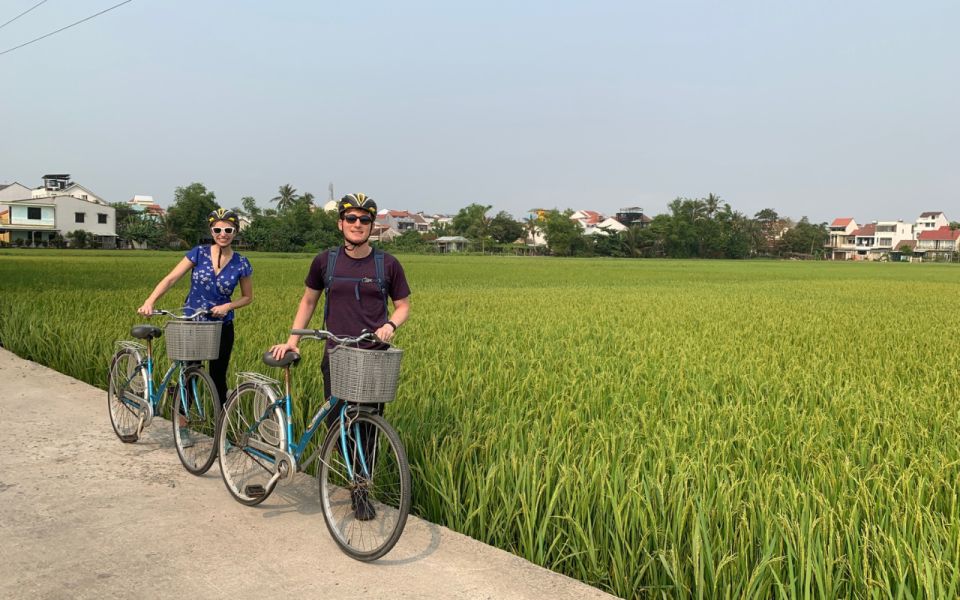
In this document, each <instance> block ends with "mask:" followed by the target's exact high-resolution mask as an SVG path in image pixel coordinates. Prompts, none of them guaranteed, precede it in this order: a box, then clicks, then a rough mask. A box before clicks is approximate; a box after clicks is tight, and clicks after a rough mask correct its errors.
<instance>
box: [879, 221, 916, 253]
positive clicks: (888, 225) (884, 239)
mask: <svg viewBox="0 0 960 600" xmlns="http://www.w3.org/2000/svg"><path fill="white" fill-rule="evenodd" d="M874 237H875V238H876V243H875V244H874V254H875V255H876V257H877V258H879V257H880V256H883V255H884V254H889V253H890V252H891V251H892V250H893V249H894V248H896V247H897V246H899V245H900V242H905V241H907V240H912V239H914V238H913V224H912V223H904V222H903V221H877V226H876V230H875V234H874Z"/></svg>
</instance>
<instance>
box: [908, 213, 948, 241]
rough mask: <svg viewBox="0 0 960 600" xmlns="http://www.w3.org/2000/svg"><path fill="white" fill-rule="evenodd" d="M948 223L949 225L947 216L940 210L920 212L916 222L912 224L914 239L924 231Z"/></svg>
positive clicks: (933, 229)
mask: <svg viewBox="0 0 960 600" xmlns="http://www.w3.org/2000/svg"><path fill="white" fill-rule="evenodd" d="M948 225H950V221H948V220H947V216H946V215H945V214H943V213H942V212H940V211H931V212H923V213H920V216H919V217H917V221H916V223H914V224H913V235H914V239H919V235H920V234H921V233H923V232H924V231H936V230H938V229H940V228H941V227H946V226H948Z"/></svg>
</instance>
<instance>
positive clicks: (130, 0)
mask: <svg viewBox="0 0 960 600" xmlns="http://www.w3.org/2000/svg"><path fill="white" fill-rule="evenodd" d="M44 1H46V0H44ZM130 2H133V0H124V1H123V2H121V3H120V4H114V5H113V6H111V7H110V8H105V9H103V10H101V11H100V12H98V13H96V14H93V15H90V16H89V17H87V18H85V19H80V20H79V21H77V22H76V23H70V24H69V25H67V26H66V27H61V28H60V29H58V30H56V31H51V32H50V33H48V34H46V35H41V36H40V37H38V38H34V39H32V40H30V41H29V42H24V43H22V44H20V45H19V46H14V47H13V48H8V49H6V50H4V51H3V52H0V56H3V55H4V54H6V53H8V52H13V51H14V50H16V49H18V48H23V47H24V46H29V45H30V44H32V43H34V42H39V41H40V40H42V39H44V38H48V37H50V36H51V35H54V34H57V33H60V32H61V31H65V30H67V29H70V28H71V27H73V26H75V25H79V24H80V23H83V22H84V21H89V20H90V19H92V18H94V17H99V16H100V15H102V14H103V13H105V12H110V11H111V10H113V9H115V8H119V7H121V6H123V5H124V4H129V3H130Z"/></svg>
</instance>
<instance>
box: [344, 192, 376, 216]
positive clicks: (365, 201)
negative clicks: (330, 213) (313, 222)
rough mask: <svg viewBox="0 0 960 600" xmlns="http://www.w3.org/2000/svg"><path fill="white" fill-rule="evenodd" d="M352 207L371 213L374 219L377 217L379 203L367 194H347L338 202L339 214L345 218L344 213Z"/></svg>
mask: <svg viewBox="0 0 960 600" xmlns="http://www.w3.org/2000/svg"><path fill="white" fill-rule="evenodd" d="M351 208H359V209H360V210H365V211H367V212H368V213H370V214H371V215H372V216H373V218H374V219H376V218H377V203H376V202H374V201H373V198H371V197H369V196H367V195H366V194H347V195H346V196H344V197H343V198H340V202H337V214H339V215H340V218H341V219H342V218H343V213H344V212H346V211H347V210H349V209H351Z"/></svg>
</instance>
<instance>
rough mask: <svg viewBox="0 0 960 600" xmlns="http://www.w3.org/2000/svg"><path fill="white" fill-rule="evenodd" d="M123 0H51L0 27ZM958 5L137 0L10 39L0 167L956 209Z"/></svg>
mask: <svg viewBox="0 0 960 600" xmlns="http://www.w3.org/2000/svg"><path fill="white" fill-rule="evenodd" d="M116 1H119V0H70V1H67V0H49V1H48V2H47V3H45V4H43V5H42V6H40V7H39V8H37V9H36V10H34V11H33V12H31V13H30V14H28V15H26V16H24V17H23V18H21V19H20V20H18V21H16V22H14V23H11V24H10V25H8V26H6V27H4V28H2V29H0V51H2V50H5V49H6V48H8V47H11V46H14V45H16V44H19V43H21V42H24V41H27V40H29V39H31V38H33V37H36V36H38V35H41V34H43V33H47V32H49V31H52V30H54V29H57V28H58V27H61V26H63V25H66V24H69V23H71V22H73V21H75V20H77V19H80V18H83V17H85V16H88V15H90V14H93V13H94V12H97V11H99V10H102V9H103V8H106V7H108V6H110V5H112V4H115V3H116ZM35 3H36V2H35V0H4V1H0V23H2V22H4V21H6V20H8V19H9V18H12V17H13V16H15V15H16V14H18V13H20V12H22V11H23V10H26V9H27V8H29V7H30V6H32V5H33V4H35ZM958 24H960V3H958V2H955V1H930V2H923V1H919V2H887V1H880V2H877V1H873V2H865V1H847V2H824V1H819V0H818V1H811V2H794V3H787V2H776V1H769V0H767V1H757V2H740V1H735V0H734V1H728V2H719V1H712V2H708V1H682V0H681V1H663V2H640V1H635V2H603V1H582V2H565V1H556V0H554V1H549V2H547V1H543V2H540V1H537V2H528V1H522V0H521V1H510V2H498V1H484V2H475V3H460V2H439V1H438V2H337V3H328V2H306V1H299V0H298V1H289V2H264V1H259V0H258V1H254V0H233V1H229V2H227V1H224V0H211V1H206V2H195V1H192V2H187V1H182V0H166V1H162V2H161V1H159V0H134V1H133V2H131V3H130V4H127V5H125V6H122V7H120V8H118V9H116V10H114V11H111V12H109V13H106V14H104V15H102V16H100V17H98V18H96V19H93V20H91V21H89V22H87V23H84V24H82V25H79V26H77V27H75V28H73V29H70V30H68V31H65V32H63V33H60V34H58V35H56V36H53V37H50V38H47V39H45V40H42V41H40V42H37V43H36V44H33V45H30V46H27V47H24V48H21V49H19V50H16V51H14V52H11V53H9V54H6V55H3V56H0V78H2V79H0V81H2V85H0V89H2V92H0V140H2V143H0V182H11V181H20V182H21V183H24V184H26V185H31V186H35V185H39V183H40V181H39V178H40V176H41V175H43V174H44V173H48V172H68V173H71V174H73V177H74V180H75V181H77V182H79V183H82V184H84V185H85V186H87V187H88V188H90V189H91V190H93V191H94V192H96V193H98V194H101V195H103V196H105V197H106V198H107V199H108V200H110V201H117V200H126V199H128V198H130V197H131V196H133V195H134V194H151V195H153V196H155V197H156V198H157V199H158V200H159V201H160V202H161V203H162V204H165V205H166V204H169V203H170V202H171V200H172V197H173V191H174V189H175V188H176V187H177V186H180V185H186V184H189V183H191V182H193V181H200V182H202V183H204V184H206V185H207V187H208V188H210V189H212V190H214V191H215V192H216V194H217V198H218V200H219V201H220V202H221V203H222V204H223V205H225V206H236V205H239V202H240V198H241V197H243V196H247V195H251V196H254V197H255V198H257V200H258V201H259V203H260V204H261V205H267V204H268V200H269V199H270V198H271V197H273V196H275V195H276V189H277V187H278V186H279V185H281V184H284V183H290V184H292V185H293V186H294V187H296V188H297V189H298V190H299V191H311V192H313V193H314V194H315V195H316V196H317V197H318V198H319V199H321V200H323V199H325V198H326V196H327V184H328V183H329V182H331V181H332V182H333V183H334V186H335V189H336V193H337V196H340V195H342V194H344V193H346V192H349V191H363V192H365V193H367V194H370V195H372V196H373V197H374V198H376V199H377V200H378V201H379V203H380V204H381V206H385V207H390V208H404V209H410V210H425V211H429V212H455V211H456V210H457V209H459V208H460V207H462V206H465V205H466V204H468V203H471V202H481V203H486V204H492V205H493V206H494V209H495V210H501V209H503V210H507V211H509V212H511V213H513V214H514V215H517V216H522V215H523V214H525V212H526V210H527V209H529V208H531V207H534V206H544V207H558V208H567V207H569V208H592V209H596V210H600V211H604V212H608V213H609V212H614V211H615V210H616V209H617V208H618V207H620V206H631V205H638V206H642V207H644V208H645V209H646V210H647V212H649V213H653V214H655V213H658V212H662V211H663V210H665V207H666V205H667V203H668V202H669V201H670V200H672V199H673V198H675V197H677V196H686V197H702V196H705V195H707V194H708V193H711V192H712V193H715V194H718V195H720V196H721V197H722V198H723V199H724V200H726V201H727V202H730V203H731V204H732V205H733V207H734V208H736V209H738V210H740V211H742V212H744V213H747V214H750V215H752V214H753V213H755V212H756V211H758V210H760V209H761V208H765V207H771V208H774V209H776V210H777V211H778V212H780V213H781V214H782V215H785V216H791V217H794V218H799V217H800V216H802V215H809V216H810V218H811V219H813V220H815V221H821V220H829V219H832V218H833V217H835V216H840V215H844V216H854V217H856V218H857V219H858V220H860V221H869V220H873V219H897V218H902V219H905V220H913V219H914V218H915V217H916V216H917V215H918V213H919V212H920V211H923V210H943V211H945V212H946V213H947V216H948V217H950V218H952V219H957V220H960V168H958V160H957V159H958V158H960V152H958V140H960V123H958V114H960V102H958V101H960V76H958V72H960V68H958V64H960V60H958V59H960V35H958V34H957V29H958Z"/></svg>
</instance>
